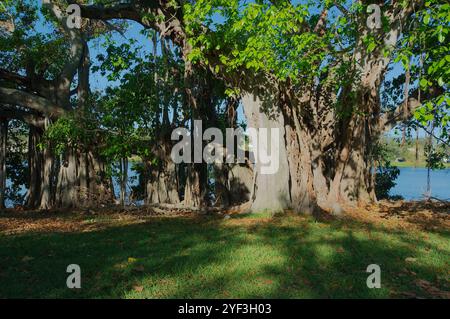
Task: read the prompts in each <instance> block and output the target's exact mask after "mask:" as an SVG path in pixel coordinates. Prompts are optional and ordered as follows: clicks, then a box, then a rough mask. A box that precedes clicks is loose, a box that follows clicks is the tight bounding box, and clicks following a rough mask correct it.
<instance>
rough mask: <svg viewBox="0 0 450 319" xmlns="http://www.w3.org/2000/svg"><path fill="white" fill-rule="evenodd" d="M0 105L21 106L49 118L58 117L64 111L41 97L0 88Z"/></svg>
mask: <svg viewBox="0 0 450 319" xmlns="http://www.w3.org/2000/svg"><path fill="white" fill-rule="evenodd" d="M0 103H3V104H9V105H19V106H23V107H26V108H28V109H31V110H35V111H38V112H40V113H42V114H45V115H47V116H49V117H58V116H61V115H63V114H64V113H65V111H64V109H62V108H61V107H58V106H57V105H54V104H53V103H52V102H51V101H49V100H47V99H45V98H43V97H40V96H37V95H34V94H30V93H27V92H24V91H20V90H16V89H9V88H3V87H0Z"/></svg>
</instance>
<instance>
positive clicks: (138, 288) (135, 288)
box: [133, 286, 144, 292]
mask: <svg viewBox="0 0 450 319" xmlns="http://www.w3.org/2000/svg"><path fill="white" fill-rule="evenodd" d="M133 289H134V291H136V292H142V291H143V290H144V287H143V286H134V287H133Z"/></svg>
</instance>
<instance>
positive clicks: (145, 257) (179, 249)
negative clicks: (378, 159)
mask: <svg viewBox="0 0 450 319" xmlns="http://www.w3.org/2000/svg"><path fill="white" fill-rule="evenodd" d="M362 228H364V227H362V226H361V225H359V224H357V223H355V224H352V223H346V224H344V225H342V224H340V222H339V221H326V222H323V221H321V222H316V221H314V220H312V218H305V219H301V220H297V219H296V220H295V221H294V222H290V221H289V220H288V219H286V218H285V217H275V218H274V219H273V220H271V221H269V222H263V223H262V222H258V221H257V220H256V221H253V222H251V223H245V222H242V220H234V221H233V219H232V220H231V221H230V220H229V221H224V220H221V219H214V218H212V219H211V218H209V219H207V218H158V219H157V218H155V219H154V220H151V221H149V222H146V223H143V224H137V225H127V226H120V227H114V228H107V229H104V230H98V231H91V232H82V233H68V234H67V233H66V234H61V233H59V234H58V233H31V234H24V235H18V236H4V237H3V238H1V237H0V247H1V249H0V283H1V285H0V297H2V298H5V297H8V298H11V297H33V298H52V297H56V298H73V297H77V298H107V297H109V298H124V297H125V298H233V297H234V298H328V297H330V298H372V297H389V296H396V295H398V294H401V293H402V292H403V291H405V290H408V291H414V293H420V294H422V295H421V296H427V295H426V294H425V295H424V294H423V291H421V290H420V289H418V288H417V286H416V285H415V284H414V280H415V279H416V277H420V278H425V279H426V280H429V281H431V282H432V283H433V284H435V285H438V284H439V285H441V279H442V278H440V276H441V275H442V273H443V272H445V269H446V265H447V266H448V258H446V257H442V258H441V256H448V253H449V251H448V247H440V246H439V245H440V244H435V243H434V242H433V241H430V242H429V241H425V240H423V239H422V238H417V239H414V238H413V237H411V236H408V235H407V234H405V233H402V232H398V233H395V232H386V231H385V230H383V229H378V228H376V227H371V228H370V229H362ZM427 250H430V252H429V253H428V254H431V255H432V256H431V257H432V258H431V259H430V260H432V262H427V261H426V260H425V261H424V260H423V258H425V257H426V256H427V253H426V251H427ZM410 256H412V257H418V262H417V264H407V263H406V262H405V258H407V257H410ZM373 263H374V264H379V265H380V267H381V270H382V288H381V289H368V288H367V286H366V278H367V276H368V275H369V274H368V273H366V272H365V270H366V268H367V266H368V265H369V264H373ZM69 264H78V265H80V267H81V272H82V288H81V289H72V290H71V289H68V288H67V287H66V278H67V276H68V275H69V274H68V273H66V267H67V266H68V265H69ZM411 272H413V273H415V274H416V275H412V274H411ZM440 288H441V289H443V288H442V286H441V287H440Z"/></svg>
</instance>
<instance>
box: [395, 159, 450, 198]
mask: <svg viewBox="0 0 450 319" xmlns="http://www.w3.org/2000/svg"><path fill="white" fill-rule="evenodd" d="M396 183H397V185H396V186H395V187H394V188H393V189H392V190H391V195H401V196H403V197H404V198H405V199H406V200H418V199H423V194H424V193H425V191H426V189H427V169H426V168H414V167H404V168H400V175H399V177H398V178H397V180H396ZM431 196H433V197H436V198H439V199H442V200H450V169H448V168H447V169H442V170H435V171H433V170H432V171H431Z"/></svg>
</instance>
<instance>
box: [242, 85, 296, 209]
mask: <svg viewBox="0 0 450 319" xmlns="http://www.w3.org/2000/svg"><path fill="white" fill-rule="evenodd" d="M263 99H264V100H262V99H261V98H260V97H259V96H258V95H256V94H250V93H248V94H245V95H244V96H243V97H242V104H243V106H244V113H245V116H246V118H247V121H248V127H249V128H255V129H258V130H259V129H261V128H262V129H268V132H267V140H266V141H265V143H264V142H263V143H261V136H262V135H261V134H258V138H257V140H255V137H254V136H250V143H251V145H252V146H253V147H255V146H256V147H257V149H258V152H257V153H259V154H257V153H254V156H255V162H256V163H255V168H254V175H253V184H254V186H253V189H252V190H251V200H252V206H251V209H252V211H254V212H257V211H272V212H276V211H281V210H284V209H287V208H290V207H291V197H290V189H289V165H288V159H287V152H286V134H285V129H284V120H283V116H282V114H281V113H280V111H279V109H278V105H277V103H276V102H275V101H276V100H275V99H274V97H273V96H269V95H268V94H265V95H264V97H263ZM263 101H264V105H263ZM266 104H267V105H266ZM268 108H270V110H271V111H272V114H271V115H272V116H270V117H269V116H268V115H267V114H266V113H267V112H268V111H265V110H267V109H268ZM271 129H275V130H278V139H277V141H275V143H273V145H272V147H273V148H272V149H270V146H268V145H270V144H272V143H270V141H271V137H272V136H271V134H272V132H271ZM258 133H260V132H259V131H258ZM270 152H274V154H278V157H277V158H276V160H278V170H276V171H275V172H273V173H265V172H264V170H263V163H261V160H260V159H261V156H260V154H261V153H264V154H270Z"/></svg>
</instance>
